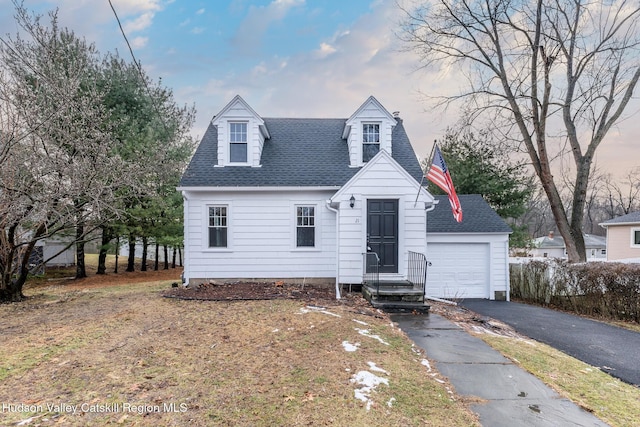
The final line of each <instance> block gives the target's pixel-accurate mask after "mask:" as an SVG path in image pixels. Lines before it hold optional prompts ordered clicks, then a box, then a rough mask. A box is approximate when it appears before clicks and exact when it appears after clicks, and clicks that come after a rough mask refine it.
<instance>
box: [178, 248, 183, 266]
mask: <svg viewBox="0 0 640 427" xmlns="http://www.w3.org/2000/svg"><path fill="white" fill-rule="evenodd" d="M178 262H179V263H180V267H182V266H183V265H182V246H178Z"/></svg>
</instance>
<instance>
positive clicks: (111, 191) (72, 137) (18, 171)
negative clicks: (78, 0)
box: [0, 6, 126, 301]
mask: <svg viewBox="0 0 640 427" xmlns="http://www.w3.org/2000/svg"><path fill="white" fill-rule="evenodd" d="M16 11H17V14H16V20H17V23H18V24H19V25H20V27H21V28H22V30H24V32H25V33H26V34H27V35H28V37H27V38H22V37H21V36H20V35H18V36H16V37H15V38H9V39H7V40H4V39H2V40H1V42H2V45H0V61H1V62H0V66H1V67H2V70H3V76H4V79H3V80H2V81H1V82H0V84H1V86H2V87H1V89H0V93H2V97H3V100H4V101H6V104H5V108H6V110H5V111H6V112H5V113H4V117H3V118H4V119H5V120H4V121H3V129H0V132H1V135H2V137H1V140H0V142H1V143H2V145H1V147H0V153H2V156H1V157H0V161H2V164H1V165H0V166H1V167H0V198H1V201H0V218H1V220H0V267H1V269H2V277H1V278H0V300H5V301H6V300H10V301H15V300H19V299H21V298H22V297H23V295H22V286H23V285H24V283H25V281H26V278H27V275H28V273H29V262H30V255H31V252H32V251H33V248H34V246H35V245H36V243H37V242H38V241H39V240H42V239H44V238H47V237H50V236H53V235H56V234H60V233H71V234H72V235H74V234H75V237H76V238H77V239H84V237H85V236H86V233H88V232H89V231H90V229H89V228H88V227H84V226H85V225H86V224H88V223H90V222H92V221H93V220H94V219H95V218H101V217H103V216H105V215H106V214H107V212H110V214H113V213H114V212H113V207H114V206H115V203H114V195H115V188H116V186H117V185H120V184H124V185H126V182H123V181H122V175H123V173H122V167H123V163H122V162H121V161H120V160H119V158H118V156H114V155H113V153H112V147H113V140H112V136H111V134H110V132H109V130H108V129H105V127H104V125H105V123H107V120H106V118H107V117H106V113H105V110H104V108H103V106H102V103H101V101H100V99H101V96H102V92H101V90H100V89H99V88H98V87H96V86H95V85H92V84H91V79H87V78H86V77H87V73H91V72H92V68H91V61H92V56H93V48H92V46H89V45H87V44H86V43H85V42H84V41H83V40H80V39H78V38H77V37H76V36H75V35H74V34H73V33H72V32H70V31H68V30H66V29H63V30H61V29H59V28H58V26H57V17H56V14H55V13H51V14H50V15H49V17H50V23H49V25H43V24H41V22H40V21H41V17H39V16H32V15H30V14H28V12H27V11H26V10H25V9H24V8H22V7H21V6H17V8H16ZM5 123H7V124H8V126H7V127H6V128H5V127H4V125H5ZM79 224H81V225H83V227H84V228H83V229H82V230H81V231H80V232H79V233H77V234H76V233H74V231H76V230H77V226H78V225H79Z"/></svg>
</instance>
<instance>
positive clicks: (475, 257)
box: [426, 195, 511, 300]
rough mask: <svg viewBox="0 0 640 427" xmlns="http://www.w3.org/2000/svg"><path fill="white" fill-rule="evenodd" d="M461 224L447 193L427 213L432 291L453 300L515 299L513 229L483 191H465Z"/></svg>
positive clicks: (428, 292) (429, 291)
mask: <svg viewBox="0 0 640 427" xmlns="http://www.w3.org/2000/svg"><path fill="white" fill-rule="evenodd" d="M459 198H460V203H461V204H462V211H463V214H464V219H463V221H462V222H461V223H457V222H456V221H455V220H454V219H453V215H452V214H451V208H450V205H449V201H448V199H447V197H446V196H438V197H437V200H438V201H439V203H438V204H437V205H436V208H435V209H434V210H433V211H431V212H429V213H428V214H427V259H428V260H429V261H430V262H431V265H430V266H429V268H428V271H427V287H426V295H427V296H432V297H438V298H447V299H457V300H459V299H465V298H485V299H508V298H509V261H508V260H509V234H510V233H511V228H510V227H509V226H508V225H507V224H506V223H505V222H504V221H503V220H502V218H500V217H499V216H498V214H496V213H495V211H494V210H493V209H492V208H491V207H490V206H489V205H488V204H487V203H486V202H485V201H484V199H483V198H482V196H480V195H461V196H459Z"/></svg>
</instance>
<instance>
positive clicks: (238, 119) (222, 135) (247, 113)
mask: <svg viewBox="0 0 640 427" xmlns="http://www.w3.org/2000/svg"><path fill="white" fill-rule="evenodd" d="M211 124H213V125H214V126H216V127H217V128H218V165H217V166H218V167H224V166H251V167H260V158H261V156H262V147H263V146H264V142H265V140H266V139H269V138H270V136H269V131H268V130H267V127H266V126H265V124H264V120H262V118H261V117H260V116H259V115H258V113H256V112H255V111H254V110H253V108H251V107H250V106H249V104H247V103H246V102H245V100H244V99H242V98H241V97H240V95H236V96H235V97H234V98H233V99H232V100H231V102H229V103H228V104H227V106H226V107H224V108H223V109H222V111H220V112H219V113H218V114H216V115H215V116H214V117H213V120H211Z"/></svg>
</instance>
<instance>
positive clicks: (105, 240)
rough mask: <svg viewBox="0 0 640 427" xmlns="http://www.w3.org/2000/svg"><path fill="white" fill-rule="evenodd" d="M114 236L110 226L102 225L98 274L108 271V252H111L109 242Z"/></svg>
mask: <svg viewBox="0 0 640 427" xmlns="http://www.w3.org/2000/svg"><path fill="white" fill-rule="evenodd" d="M112 238H113V236H112V231H111V229H110V228H109V227H102V241H101V245H100V254H99V255H98V271H96V274H106V273H107V254H108V253H109V243H110V242H111V239H112Z"/></svg>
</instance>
